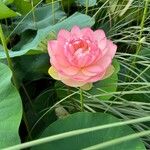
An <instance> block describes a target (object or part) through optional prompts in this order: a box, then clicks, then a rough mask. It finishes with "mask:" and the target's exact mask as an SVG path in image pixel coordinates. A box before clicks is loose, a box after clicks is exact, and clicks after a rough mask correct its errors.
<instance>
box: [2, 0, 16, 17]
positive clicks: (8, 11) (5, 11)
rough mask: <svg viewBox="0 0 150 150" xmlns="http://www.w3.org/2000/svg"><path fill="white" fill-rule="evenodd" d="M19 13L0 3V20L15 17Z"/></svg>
mask: <svg viewBox="0 0 150 150" xmlns="http://www.w3.org/2000/svg"><path fill="white" fill-rule="evenodd" d="M18 15H19V13H17V12H15V11H13V10H11V9H10V8H8V7H7V6H6V5H5V4H4V3H3V2H1V1H0V19H4V18H10V17H16V16H18Z"/></svg>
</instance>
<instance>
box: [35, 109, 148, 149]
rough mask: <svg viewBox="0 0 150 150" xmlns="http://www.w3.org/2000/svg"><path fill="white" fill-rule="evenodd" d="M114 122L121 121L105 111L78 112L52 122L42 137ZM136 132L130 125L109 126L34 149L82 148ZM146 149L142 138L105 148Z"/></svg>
mask: <svg viewBox="0 0 150 150" xmlns="http://www.w3.org/2000/svg"><path fill="white" fill-rule="evenodd" d="M113 122H119V119H117V118H116V117H114V116H112V115H109V114H104V113H83V112H80V113H76V114H73V115H70V116H69V117H67V118H65V119H61V120H58V121H56V122H54V123H53V124H51V125H50V126H49V127H48V128H47V129H46V130H45V131H44V132H43V134H42V135H41V138H42V137H46V136H50V135H56V134H59V133H63V132H67V131H72V130H76V129H84V128H89V127H93V126H97V125H104V124H109V123H113ZM132 133H134V131H133V130H132V129H131V128H130V127H128V126H121V127H113V128H107V129H103V130H99V131H94V132H89V133H86V134H82V135H78V136H74V137H70V138H64V139H62V140H57V141H54V142H51V143H47V144H43V145H40V146H36V147H34V148H33V150H41V149H42V150H50V149H52V150H60V149H61V150H70V149H71V150H80V149H83V148H85V147H88V146H92V145H95V144H99V143H103V142H105V141H109V140H112V139H114V138H119V137H123V136H126V135H129V134H132ZM110 149H111V150H146V149H145V146H144V144H143V143H142V142H141V141H140V139H134V140H130V141H125V142H123V143H121V144H117V145H112V146H111V147H108V148H105V149H103V150H110Z"/></svg>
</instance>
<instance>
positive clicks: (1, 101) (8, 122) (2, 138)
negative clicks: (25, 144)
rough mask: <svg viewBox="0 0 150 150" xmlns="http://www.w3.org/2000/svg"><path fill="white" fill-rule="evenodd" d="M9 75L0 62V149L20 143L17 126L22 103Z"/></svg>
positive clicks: (7, 69)
mask: <svg viewBox="0 0 150 150" xmlns="http://www.w3.org/2000/svg"><path fill="white" fill-rule="evenodd" d="M11 76H12V73H11V71H10V69H9V68H8V67H7V66H6V65H4V64H2V63H0V149H1V148H4V147H8V146H11V145H15V144H18V143H20V138H19V135H18V128H19V124H20V121H21V116H22V104H21V99H20V96H19V94H18V91H17V90H16V89H15V87H14V86H13V85H12V83H11Z"/></svg>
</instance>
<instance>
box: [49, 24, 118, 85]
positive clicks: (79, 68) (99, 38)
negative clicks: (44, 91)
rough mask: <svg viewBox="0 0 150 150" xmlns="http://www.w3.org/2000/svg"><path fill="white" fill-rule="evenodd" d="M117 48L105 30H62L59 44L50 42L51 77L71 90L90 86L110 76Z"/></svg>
mask: <svg viewBox="0 0 150 150" xmlns="http://www.w3.org/2000/svg"><path fill="white" fill-rule="evenodd" d="M116 49H117V46H116V45H115V44H113V42H112V41H110V40H108V39H107V37H106V35H105V33H104V31H103V30H96V31H93V30H92V29H90V28H88V27H87V28H83V29H80V28H79V27H78V26H74V27H73V28H72V29H71V32H69V31H67V30H64V29H62V30H60V31H59V33H58V36H57V40H51V41H49V42H48V53H49V55H50V63H51V65H52V66H51V67H50V69H49V71H48V72H49V74H50V75H51V76H52V77H53V78H54V79H56V80H61V81H62V82H63V83H64V84H66V85H68V86H72V87H81V86H85V85H87V84H88V85H91V83H93V82H96V81H98V80H102V79H104V78H106V77H108V76H110V75H111V74H112V72H113V70H114V68H113V66H112V65H111V63H112V59H113V57H114V55H115V53H116Z"/></svg>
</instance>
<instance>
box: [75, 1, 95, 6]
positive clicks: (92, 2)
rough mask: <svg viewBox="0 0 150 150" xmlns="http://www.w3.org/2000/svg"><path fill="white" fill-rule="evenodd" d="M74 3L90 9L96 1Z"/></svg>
mask: <svg viewBox="0 0 150 150" xmlns="http://www.w3.org/2000/svg"><path fill="white" fill-rule="evenodd" d="M76 2H77V3H78V4H80V5H82V6H85V7H86V6H88V7H91V6H94V5H96V0H76Z"/></svg>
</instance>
